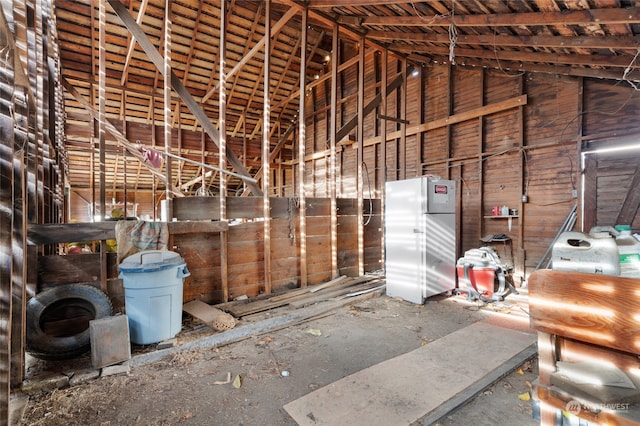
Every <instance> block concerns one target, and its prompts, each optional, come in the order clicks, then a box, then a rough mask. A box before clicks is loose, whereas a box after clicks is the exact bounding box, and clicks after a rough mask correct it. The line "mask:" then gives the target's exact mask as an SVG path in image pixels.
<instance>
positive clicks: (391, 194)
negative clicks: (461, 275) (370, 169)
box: [384, 176, 456, 304]
mask: <svg viewBox="0 0 640 426" xmlns="http://www.w3.org/2000/svg"><path fill="white" fill-rule="evenodd" d="M385 188H386V199H385V206H384V208H385V210H384V218H385V271H386V279H387V295H388V296H391V297H400V298H402V299H404V300H407V301H409V302H413V303H417V304H423V303H424V301H425V299H426V298H428V297H430V296H434V295H437V294H441V293H445V292H447V291H451V290H453V289H454V288H455V287H456V186H455V181H453V180H443V179H439V178H437V177H433V176H422V177H419V178H413V179H406V180H399V181H393V182H387V183H386V186H385Z"/></svg>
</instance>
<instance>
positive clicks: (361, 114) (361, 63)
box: [356, 37, 365, 276]
mask: <svg viewBox="0 0 640 426" xmlns="http://www.w3.org/2000/svg"><path fill="white" fill-rule="evenodd" d="M364 50H365V39H364V37H362V38H360V44H359V46H358V53H359V55H360V61H359V62H358V153H357V156H356V157H357V167H356V170H357V176H356V182H357V189H356V192H357V194H356V198H357V200H358V220H357V225H356V226H357V227H358V260H357V262H358V265H357V267H358V276H360V275H364V206H363V199H362V190H363V186H364V185H363V183H364V182H363V168H362V163H363V162H364V66H365V62H364V60H365V58H364Z"/></svg>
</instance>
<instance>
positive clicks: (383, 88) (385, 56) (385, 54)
mask: <svg viewBox="0 0 640 426" xmlns="http://www.w3.org/2000/svg"><path fill="white" fill-rule="evenodd" d="M388 64H389V51H388V50H387V49H384V50H383V51H382V75H381V76H380V79H381V80H382V83H381V84H380V96H381V103H380V111H382V114H384V115H387V95H388V91H387V79H388V69H389V67H388ZM380 135H381V136H382V144H381V145H380V157H381V161H380V167H381V168H382V173H381V174H382V182H381V183H380V210H381V211H380V214H381V215H382V216H381V217H382V218H383V226H382V232H381V233H380V236H381V241H380V258H381V259H382V262H383V266H384V259H385V258H386V257H385V233H384V229H385V228H384V204H385V195H386V192H385V189H386V188H385V186H386V183H387V120H381V122H380ZM420 161H422V160H420ZM420 170H421V172H422V169H420ZM420 174H422V173H420Z"/></svg>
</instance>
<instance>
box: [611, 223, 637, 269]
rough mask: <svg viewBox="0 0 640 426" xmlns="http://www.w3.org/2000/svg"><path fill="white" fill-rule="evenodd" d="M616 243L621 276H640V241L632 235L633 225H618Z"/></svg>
mask: <svg viewBox="0 0 640 426" xmlns="http://www.w3.org/2000/svg"><path fill="white" fill-rule="evenodd" d="M616 231H618V232H619V235H617V236H616V244H617V245H618V254H619V258H620V276H621V277H627V278H640V241H638V240H637V239H636V237H634V236H633V235H631V226H629V225H616Z"/></svg>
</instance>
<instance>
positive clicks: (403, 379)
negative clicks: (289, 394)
mask: <svg viewBox="0 0 640 426" xmlns="http://www.w3.org/2000/svg"><path fill="white" fill-rule="evenodd" d="M535 343H536V336H535V335H534V334H531V333H524V332H521V331H516V330H511V329H507V328H503V327H499V326H496V325H492V324H488V323H486V322H484V321H480V322H477V323H474V324H472V325H470V326H467V327H464V328H462V329H460V330H458V331H456V332H454V333H451V334H449V335H447V336H445V337H442V338H440V339H438V340H436V341H434V342H432V343H429V344H428V345H426V346H423V347H420V348H418V349H415V350H413V351H411V352H408V353H406V354H404V355H400V356H398V357H395V358H392V359H390V360H387V361H384V362H381V363H379V364H376V365H373V366H371V367H369V368H365V369H364V370H361V371H359V372H357V373H354V374H352V375H350V376H347V377H345V378H343V379H340V380H338V381H336V382H334V383H332V384H330V385H327V386H325V387H323V388H320V389H318V390H316V391H313V392H311V393H309V394H307V395H305V396H303V397H301V398H299V399H297V400H295V401H292V402H290V403H288V404H286V405H285V406H284V409H285V410H286V411H287V412H288V413H289V415H290V416H291V417H292V418H293V419H294V420H295V421H296V422H297V423H298V424H299V425H314V426H318V425H337V424H353V423H354V421H356V420H357V423H358V424H367V425H391V424H393V425H409V424H411V423H413V422H415V421H417V420H422V423H423V424H431V423H432V422H433V421H437V420H438V419H439V418H441V417H442V416H444V415H446V414H447V412H448V411H450V410H452V409H453V408H455V407H457V406H458V405H460V404H462V403H464V402H466V401H467V400H469V399H470V398H472V397H473V395H475V394H476V393H477V392H479V391H480V390H481V389H482V388H484V387H486V386H488V385H490V384H491V383H492V382H487V381H488V378H491V379H492V380H493V381H495V380H497V379H499V378H500V377H502V376H504V375H506V374H507V373H508V372H510V371H512V370H513V369H515V368H516V367H517V366H518V365H519V364H521V363H522V362H524V361H525V360H527V359H528V358H530V357H531V356H533V354H535ZM480 386H482V387H480ZM456 401H461V402H460V403H459V404H458V403H456ZM442 407H445V408H446V410H443V408H442ZM354 416H355V417H354Z"/></svg>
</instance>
